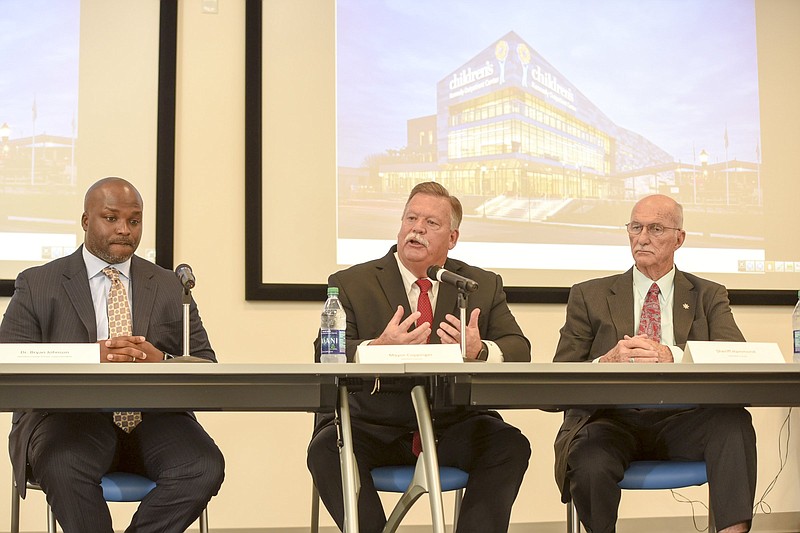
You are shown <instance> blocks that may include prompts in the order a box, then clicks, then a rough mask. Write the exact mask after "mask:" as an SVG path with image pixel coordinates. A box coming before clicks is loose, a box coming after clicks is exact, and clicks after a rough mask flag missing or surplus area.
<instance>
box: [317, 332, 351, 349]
mask: <svg viewBox="0 0 800 533" xmlns="http://www.w3.org/2000/svg"><path fill="white" fill-rule="evenodd" d="M344 334H345V332H344V330H341V329H321V330H320V331H319V339H320V348H321V349H320V351H321V353H323V354H343V353H345V344H344Z"/></svg>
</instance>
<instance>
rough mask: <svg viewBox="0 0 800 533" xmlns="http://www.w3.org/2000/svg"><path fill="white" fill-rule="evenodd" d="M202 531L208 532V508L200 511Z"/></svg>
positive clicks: (202, 532) (203, 532)
mask: <svg viewBox="0 0 800 533" xmlns="http://www.w3.org/2000/svg"><path fill="white" fill-rule="evenodd" d="M200 533H208V508H206V509H203V512H202V513H200Z"/></svg>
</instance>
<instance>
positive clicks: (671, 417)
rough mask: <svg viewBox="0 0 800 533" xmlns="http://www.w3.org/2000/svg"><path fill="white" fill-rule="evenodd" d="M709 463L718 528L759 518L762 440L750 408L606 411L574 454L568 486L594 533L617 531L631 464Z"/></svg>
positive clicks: (597, 415)
mask: <svg viewBox="0 0 800 533" xmlns="http://www.w3.org/2000/svg"><path fill="white" fill-rule="evenodd" d="M640 460H673V461H705V462H706V469H707V471H708V484H709V495H710V499H711V507H712V509H713V512H714V520H715V523H716V525H717V529H724V528H726V527H729V526H732V525H734V524H737V523H740V522H748V523H749V522H750V521H751V520H752V518H753V501H754V499H755V490H756V435H755V430H754V429H753V424H752V421H751V417H750V413H749V412H747V411H746V410H745V409H744V408H698V409H678V410H675V409H608V410H601V411H598V412H597V413H595V415H594V416H593V417H592V419H591V420H590V421H589V422H588V423H587V424H586V425H585V426H584V427H583V428H581V429H580V431H579V432H578V433H577V435H576V437H575V440H574V441H573V442H572V445H571V447H570V450H569V456H568V458H567V465H568V466H567V479H568V483H569V490H570V495H571V497H572V501H573V503H574V505H575V509H576V510H577V512H578V516H579V517H580V520H581V522H582V523H583V525H584V526H585V527H586V529H587V530H588V531H589V532H590V533H611V532H613V531H615V527H616V522H617V508H618V507H619V501H620V495H621V489H620V488H619V486H618V485H617V484H618V483H619V482H620V481H621V480H622V478H623V476H624V474H625V470H626V469H627V468H628V465H630V463H631V462H632V461H640Z"/></svg>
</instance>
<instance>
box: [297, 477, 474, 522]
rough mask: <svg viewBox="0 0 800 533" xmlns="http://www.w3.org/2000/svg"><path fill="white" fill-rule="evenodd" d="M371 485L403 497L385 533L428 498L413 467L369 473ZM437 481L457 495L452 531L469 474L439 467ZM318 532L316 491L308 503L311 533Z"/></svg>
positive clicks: (388, 520)
mask: <svg viewBox="0 0 800 533" xmlns="http://www.w3.org/2000/svg"><path fill="white" fill-rule="evenodd" d="M370 473H371V474H372V482H373V483H374V484H375V488H376V489H378V490H379V491H381V492H398V493H402V494H403V495H402V496H401V497H400V500H399V501H398V502H397V504H396V505H395V507H394V509H393V510H392V513H391V514H390V515H389V517H388V518H387V519H386V526H385V527H384V528H383V531H384V533H390V532H394V531H397V528H398V527H399V526H400V522H401V521H402V520H403V517H405V515H406V513H408V511H409V510H410V509H411V506H412V505H414V503H415V502H416V501H417V500H418V499H419V498H420V496H422V495H423V494H427V492H428V489H427V487H425V481H424V478H425V476H422V475H415V474H416V467H414V466H411V465H403V466H381V467H378V468H374V469H372V471H371V472H370ZM439 479H440V483H441V485H442V492H448V491H456V502H455V517H454V518H453V531H455V529H456V525H457V523H458V513H459V512H460V511H461V500H462V498H463V497H464V489H465V488H466V486H467V481H468V480H469V474H467V473H466V472H464V471H463V470H461V469H458V468H454V467H451V466H441V467H439ZM318 531H319V494H318V493H317V489H316V487H314V489H313V494H312V500H311V532H312V533H318Z"/></svg>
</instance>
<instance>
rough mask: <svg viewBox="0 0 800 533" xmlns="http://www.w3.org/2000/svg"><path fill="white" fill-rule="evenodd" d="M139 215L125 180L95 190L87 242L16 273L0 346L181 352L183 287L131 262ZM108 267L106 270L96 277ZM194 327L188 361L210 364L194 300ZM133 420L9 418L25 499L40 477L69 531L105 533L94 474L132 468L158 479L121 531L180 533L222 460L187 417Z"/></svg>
mask: <svg viewBox="0 0 800 533" xmlns="http://www.w3.org/2000/svg"><path fill="white" fill-rule="evenodd" d="M143 212H144V206H143V202H142V197H141V195H140V194H139V192H138V191H137V190H136V188H135V187H134V186H133V185H131V184H130V183H128V182H127V181H125V180H124V179H121V178H115V177H112V178H104V179H102V180H100V181H98V182H96V183H95V184H94V185H92V186H91V187H90V188H89V190H88V191H87V193H86V197H85V199H84V212H83V215H82V216H81V225H82V227H83V230H84V242H83V246H80V247H79V248H78V250H77V251H75V252H74V253H73V254H71V255H69V256H67V257H64V258H61V259H56V260H54V261H51V262H50V263H48V264H46V265H43V266H38V267H34V268H30V269H28V270H25V271H24V272H22V273H21V274H20V275H19V276H18V277H17V280H16V283H15V290H14V296H13V297H12V298H11V302H10V303H9V305H8V308H7V310H6V313H5V316H4V318H3V322H2V323H0V342H3V343H47V342H54V343H86V342H92V343H93V342H96V343H98V344H99V346H100V361H99V362H101V363H114V364H120V363H125V364H132V363H137V364H139V363H152V362H161V361H163V360H164V359H165V358H171V357H174V356H173V355H170V354H179V353H182V351H183V349H182V339H183V328H182V316H183V307H182V300H181V298H182V293H183V288H182V286H181V284H180V282H179V281H178V279H177V277H176V276H175V274H174V273H173V272H171V271H169V270H166V269H164V268H161V267H159V266H156V265H154V264H153V263H150V262H149V261H146V260H144V259H141V258H139V257H137V256H135V255H134V252H135V251H136V248H137V247H138V246H139V241H140V239H141V237H142V223H143ZM108 267H113V269H114V274H107V273H105V272H104V270H106V271H109V269H108ZM115 278H116V279H118V281H114V280H115ZM112 284H115V285H117V286H119V284H121V286H122V288H124V294H125V299H126V300H127V307H128V309H127V311H128V313H127V314H128V315H129V317H128V319H126V320H124V322H125V323H126V328H127V330H129V331H127V333H117V329H116V328H117V327H118V326H117V324H118V322H119V321H118V320H116V319H114V320H110V318H111V317H110V316H109V311H108V300H109V299H113V297H110V294H109V291H110V289H111V287H112ZM121 301H124V300H121ZM122 307H123V308H124V307H126V306H124V305H123V306H122ZM190 322H191V324H190V332H191V333H190V334H191V347H192V355H193V356H195V357H199V358H202V359H207V360H209V361H212V362H216V357H215V355H214V351H213V350H212V349H211V345H210V343H209V341H208V335H207V334H206V331H205V329H204V328H203V324H202V322H201V320H200V315H199V314H198V311H197V306H196V305H195V303H194V301H192V302H191V305H190ZM128 414H129V413H126V415H128ZM139 415H141V416H140V417H139ZM132 416H133V415H132ZM135 418H136V421H137V422H138V423H136V422H134V424H136V425H135V426H133V425H132V424H131V425H126V424H124V423H122V422H120V423H119V424H118V423H115V422H114V414H113V413H110V412H107V413H101V412H83V413H65V412H49V413H48V412H32V413H31V412H27V413H23V412H19V413H14V416H13V419H12V422H13V423H12V428H11V434H10V436H9V450H10V454H11V462H12V464H13V468H14V479H15V482H16V485H17V487H18V488H19V491H20V493H21V494H22V496H23V497H24V496H25V481H26V479H30V480H33V481H36V482H37V483H38V484H39V485H40V486H41V487H42V489H43V490H44V492H45V494H46V495H47V501H48V503H49V504H50V507H51V508H52V509H53V513H54V514H55V517H56V519H57V520H58V522H59V523H60V524H61V527H62V528H63V530H64V531H65V532H66V533H86V532H87V531H92V532H97V533H112V532H113V528H112V524H111V515H110V513H109V510H108V506H107V505H106V503H105V500H104V499H103V492H102V489H101V487H100V479H101V478H102V476H103V475H104V474H106V473H107V472H111V471H126V472H132V473H136V474H140V475H143V476H145V477H148V478H150V479H152V480H154V481H155V482H156V488H155V489H153V490H152V491H151V492H150V494H149V495H148V496H147V497H146V498H145V499H144V500H143V501H142V502H141V504H140V505H139V509H138V510H137V511H136V513H135V514H134V515H133V518H132V520H131V523H130V525H129V527H128V528H127V530H126V531H127V532H128V533H133V532H138V533H144V532H152V533H155V532H164V531H184V530H186V528H187V527H189V525H190V524H191V523H192V522H194V521H195V520H196V519H197V517H198V516H199V515H200V513H201V512H202V511H203V509H205V507H206V505H207V504H208V502H209V500H210V499H211V497H212V496H214V495H215V494H216V493H217V492H218V491H219V488H220V486H221V485H222V480H223V477H224V469H225V464H224V459H223V457H222V453H221V452H220V451H219V449H218V448H217V446H216V444H214V441H213V440H212V439H211V437H210V436H209V435H208V434H207V433H206V432H205V431H204V430H203V428H202V427H201V426H200V424H199V423H198V422H197V420H196V419H195V417H194V415H193V414H192V413H188V412H179V413H164V412H152V413H149V412H145V413H137V414H136V415H135ZM139 420H140V421H139Z"/></svg>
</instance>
